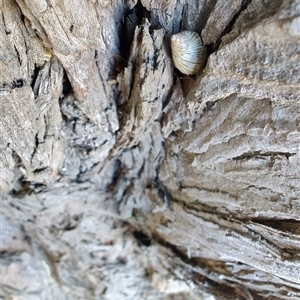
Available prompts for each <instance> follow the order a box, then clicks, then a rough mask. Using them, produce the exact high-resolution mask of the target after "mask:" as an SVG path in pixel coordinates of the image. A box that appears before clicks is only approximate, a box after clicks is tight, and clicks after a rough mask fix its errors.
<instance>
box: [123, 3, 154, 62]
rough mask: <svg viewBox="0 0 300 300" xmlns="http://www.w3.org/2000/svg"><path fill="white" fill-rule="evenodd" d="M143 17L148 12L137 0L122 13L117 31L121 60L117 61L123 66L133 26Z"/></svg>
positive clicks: (131, 38) (146, 15)
mask: <svg viewBox="0 0 300 300" xmlns="http://www.w3.org/2000/svg"><path fill="white" fill-rule="evenodd" d="M145 17H146V18H147V17H149V12H148V11H147V10H146V9H145V8H144V7H143V5H142V3H141V1H138V2H137V4H136V6H135V7H134V8H133V9H132V10H128V11H126V12H125V13H124V16H123V19H122V24H121V29H120V32H119V37H120V56H121V60H122V61H121V62H119V63H120V64H121V65H123V67H124V66H126V65H127V62H128V59H129V55H130V48H131V44H132V41H133V36H134V31H135V28H136V27H137V26H139V25H141V24H142V21H143V18H145Z"/></svg>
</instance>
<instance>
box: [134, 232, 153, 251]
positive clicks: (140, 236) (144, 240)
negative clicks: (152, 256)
mask: <svg viewBox="0 0 300 300" xmlns="http://www.w3.org/2000/svg"><path fill="white" fill-rule="evenodd" d="M132 234H133V236H134V237H135V238H136V239H137V240H138V241H139V242H140V243H141V244H142V245H144V246H147V247H149V246H150V245H151V238H150V237H149V236H148V235H146V234H145V233H144V232H142V231H137V230H135V231H133V233H132Z"/></svg>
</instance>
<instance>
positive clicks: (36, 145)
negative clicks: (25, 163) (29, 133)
mask: <svg viewBox="0 0 300 300" xmlns="http://www.w3.org/2000/svg"><path fill="white" fill-rule="evenodd" d="M38 146H39V138H38V134H36V135H35V147H34V150H33V152H32V154H31V158H30V161H31V162H32V159H33V157H34V155H35V153H36V151H37V148H38Z"/></svg>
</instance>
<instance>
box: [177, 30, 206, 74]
mask: <svg viewBox="0 0 300 300" xmlns="http://www.w3.org/2000/svg"><path fill="white" fill-rule="evenodd" d="M171 50H172V58H173V62H174V65H175V67H176V68H177V69H178V70H179V71H180V72H181V73H183V74H186V75H193V74H197V73H199V72H200V71H202V69H203V68H204V67H205V64H206V58H207V52H206V47H205V46H204V45H203V43H202V40H201V37H200V36H199V34H198V33H197V32H194V31H182V32H180V33H177V34H174V35H172V36H171Z"/></svg>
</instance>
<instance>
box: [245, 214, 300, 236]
mask: <svg viewBox="0 0 300 300" xmlns="http://www.w3.org/2000/svg"><path fill="white" fill-rule="evenodd" d="M251 221H253V222H254V223H257V224H261V225H265V226H267V227H270V228H273V229H277V230H280V231H283V232H290V233H293V234H300V221H298V220H294V219H284V220H275V219H274V220H270V219H261V218H252V219H251Z"/></svg>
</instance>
